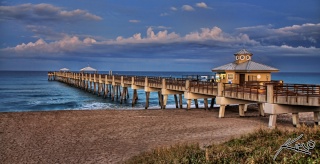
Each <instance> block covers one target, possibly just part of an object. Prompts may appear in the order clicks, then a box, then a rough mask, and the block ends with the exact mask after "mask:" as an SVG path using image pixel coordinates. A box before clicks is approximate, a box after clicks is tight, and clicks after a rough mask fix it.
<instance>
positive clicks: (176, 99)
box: [174, 94, 179, 108]
mask: <svg viewBox="0 0 320 164" xmlns="http://www.w3.org/2000/svg"><path fill="white" fill-rule="evenodd" d="M174 102H175V103H176V108H178V107H179V106H178V97H177V95H176V94H174Z"/></svg>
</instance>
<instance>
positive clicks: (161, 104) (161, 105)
mask: <svg viewBox="0 0 320 164" xmlns="http://www.w3.org/2000/svg"><path fill="white" fill-rule="evenodd" d="M158 99H159V105H160V108H161V109H163V96H162V94H161V91H159V92H158Z"/></svg>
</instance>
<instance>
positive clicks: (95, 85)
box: [93, 82, 97, 94]
mask: <svg viewBox="0 0 320 164" xmlns="http://www.w3.org/2000/svg"><path fill="white" fill-rule="evenodd" d="M96 88H97V83H96V82H93V94H96V92H97V90H96Z"/></svg>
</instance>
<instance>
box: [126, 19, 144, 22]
mask: <svg viewBox="0 0 320 164" xmlns="http://www.w3.org/2000/svg"><path fill="white" fill-rule="evenodd" d="M129 22H130V23H140V22H141V21H140V20H134V19H133V20H129Z"/></svg>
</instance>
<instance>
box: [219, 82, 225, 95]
mask: <svg viewBox="0 0 320 164" xmlns="http://www.w3.org/2000/svg"><path fill="white" fill-rule="evenodd" d="M223 92H224V85H223V83H222V82H219V83H218V96H219V97H222V94H223Z"/></svg>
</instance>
